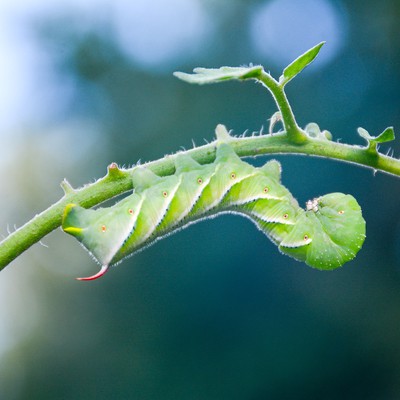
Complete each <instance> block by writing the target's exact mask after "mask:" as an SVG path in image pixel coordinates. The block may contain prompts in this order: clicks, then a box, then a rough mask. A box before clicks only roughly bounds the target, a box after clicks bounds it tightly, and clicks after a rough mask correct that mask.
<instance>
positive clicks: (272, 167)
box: [62, 142, 365, 280]
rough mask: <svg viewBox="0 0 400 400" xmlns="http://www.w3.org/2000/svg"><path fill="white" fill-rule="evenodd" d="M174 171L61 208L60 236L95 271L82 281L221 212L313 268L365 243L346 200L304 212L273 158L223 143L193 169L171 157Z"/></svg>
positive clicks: (311, 205) (322, 201) (142, 174)
mask: <svg viewBox="0 0 400 400" xmlns="http://www.w3.org/2000/svg"><path fill="white" fill-rule="evenodd" d="M175 167H176V171H175V174H174V175H170V176H166V177H159V176H157V175H155V174H154V173H153V172H151V171H150V170H149V169H147V168H145V167H137V168H136V169H135V170H134V172H133V173H132V180H133V185H134V188H135V189H134V192H133V193H132V194H131V195H130V196H128V197H126V198H124V199H123V200H121V201H119V202H118V203H116V204H115V205H113V206H112V207H106V208H99V209H97V210H86V209H83V208H81V207H79V206H77V205H74V204H69V205H68V206H67V207H66V209H65V212H64V216H63V224H62V226H63V229H64V231H65V232H67V233H69V234H71V235H73V236H75V237H76V238H77V239H78V240H79V241H80V242H81V243H82V245H83V246H84V247H85V248H86V249H87V250H88V251H89V252H90V253H91V254H92V255H93V257H94V258H95V259H96V260H97V261H98V262H99V263H100V264H101V266H102V268H101V271H100V272H99V273H97V274H95V275H93V276H92V277H88V278H81V279H83V280H89V279H95V278H98V277H99V276H101V275H103V274H104V273H105V272H106V271H107V269H108V267H109V266H110V265H114V264H116V263H118V262H120V261H121V260H123V259H124V258H125V257H127V256H129V255H131V254H133V253H135V252H136V251H138V250H140V249H142V248H144V247H147V246H149V245H150V244H151V243H153V242H155V241H157V240H159V239H160V238H162V237H164V236H166V235H168V234H170V233H173V232H176V231H177V230H179V229H181V228H184V227H186V226H189V225H190V224H192V223H194V222H197V221H199V220H202V219H205V218H208V217H213V216H216V215H218V214H220V213H227V212H233V213H237V214H241V215H243V216H245V217H247V218H250V219H251V220H252V221H253V222H254V223H255V224H256V225H257V227H258V228H259V229H260V230H261V231H262V232H263V233H264V234H265V235H267V236H268V237H269V238H270V239H271V241H272V242H273V243H275V244H276V245H277V246H278V248H279V250H280V251H281V252H282V253H284V254H287V255H289V256H291V257H293V258H295V259H297V260H299V261H304V262H305V263H307V264H308V265H310V266H311V267H314V268H318V269H323V270H329V269H334V268H337V267H339V266H341V265H343V264H344V263H345V262H347V261H349V260H351V259H352V258H354V257H355V255H356V254H357V252H358V251H359V249H360V248H361V246H362V244H363V242H364V239H365V221H364V219H363V217H362V214H361V209H360V206H359V205H358V203H357V201H356V200H355V199H354V198H353V197H352V196H350V195H345V194H342V193H332V194H328V195H325V196H322V197H319V198H317V199H314V200H311V201H309V202H307V207H306V209H303V208H301V207H299V205H298V203H297V201H296V199H294V197H293V196H292V195H291V193H290V192H289V191H288V189H286V188H285V187H284V186H283V185H282V184H281V181H280V176H281V167H280V164H279V162H278V161H275V160H272V161H269V162H267V163H266V164H265V165H264V166H262V167H259V168H256V167H253V166H251V165H250V164H248V163H246V162H244V161H242V160H241V159H240V158H239V157H238V156H237V155H236V153H235V152H234V150H233V149H232V148H231V146H229V144H228V143H224V142H222V143H219V144H218V146H217V153H216V159H215V161H214V163H212V164H206V165H200V164H198V163H197V162H196V161H194V160H193V159H192V158H190V157H189V156H188V155H185V154H177V155H176V156H175Z"/></svg>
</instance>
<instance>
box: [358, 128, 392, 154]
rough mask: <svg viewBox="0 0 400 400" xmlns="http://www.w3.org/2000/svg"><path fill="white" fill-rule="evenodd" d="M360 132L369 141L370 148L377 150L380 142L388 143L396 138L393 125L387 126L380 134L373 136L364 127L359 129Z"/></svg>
mask: <svg viewBox="0 0 400 400" xmlns="http://www.w3.org/2000/svg"><path fill="white" fill-rule="evenodd" d="M357 132H358V134H359V135H360V136H361V137H362V138H363V139H365V140H366V141H367V143H368V150H372V151H374V152H375V151H376V146H377V144H378V143H386V142H391V141H392V140H394V139H395V136H394V130H393V127H392V126H389V127H388V128H386V129H385V130H384V131H383V132H382V133H380V134H379V135H378V136H371V135H370V134H369V133H368V131H367V130H366V129H364V128H361V127H360V128H358V129H357Z"/></svg>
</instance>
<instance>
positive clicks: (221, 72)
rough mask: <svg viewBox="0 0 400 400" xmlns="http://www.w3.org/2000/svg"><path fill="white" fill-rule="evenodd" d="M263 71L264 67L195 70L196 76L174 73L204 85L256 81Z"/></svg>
mask: <svg viewBox="0 0 400 400" xmlns="http://www.w3.org/2000/svg"><path fill="white" fill-rule="evenodd" d="M262 71H263V67H262V66H260V65H257V66H255V67H221V68H195V69H194V70H193V72H194V74H186V73H184V72H174V75H175V76H176V77H177V78H179V79H182V80H183V81H185V82H189V83H196V84H198V85H203V84H206V83H215V82H221V81H227V80H231V79H242V80H243V79H256V78H257V77H258V76H259V75H260V73H261V72H262Z"/></svg>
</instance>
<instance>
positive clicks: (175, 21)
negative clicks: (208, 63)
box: [114, 0, 208, 67]
mask: <svg viewBox="0 0 400 400" xmlns="http://www.w3.org/2000/svg"><path fill="white" fill-rule="evenodd" d="M114 11H115V29H116V36H117V41H118V43H119V45H120V46H121V48H122V50H123V51H124V52H125V53H126V54H127V55H128V56H130V57H131V58H132V59H134V60H135V61H136V62H137V63H138V64H141V65H143V66H145V67H157V66H162V67H165V64H168V63H170V62H171V61H174V60H176V59H182V58H184V57H185V56H187V55H188V54H193V53H194V52H195V51H197V50H198V49H199V47H200V46H201V43H202V42H203V41H204V39H205V37H206V36H207V35H206V33H207V31H208V29H207V22H208V21H207V19H206V14H205V11H204V10H203V8H202V7H201V5H200V3H199V2H198V1H197V0H170V1H168V2H164V1H162V0H155V1H152V2H151V6H150V5H149V2H148V1H146V0H137V1H135V2H133V3H131V2H127V1H124V2H118V3H116V4H115V5H114Z"/></svg>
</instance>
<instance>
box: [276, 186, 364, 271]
mask: <svg viewBox="0 0 400 400" xmlns="http://www.w3.org/2000/svg"><path fill="white" fill-rule="evenodd" d="M364 240H365V221H364V219H363V217H362V214H361V208H360V206H359V205H358V203H357V201H356V200H355V199H354V197H353V196H350V195H345V194H343V193H331V194H328V195H325V196H322V197H320V198H318V199H314V200H312V201H311V202H308V203H307V210H306V211H305V212H304V214H302V215H301V216H300V217H299V218H298V220H297V221H296V224H295V226H294V227H293V229H292V230H291V231H290V233H288V235H287V236H286V237H285V239H284V240H282V242H281V243H280V244H279V249H280V250H281V251H282V252H283V253H285V254H287V255H289V256H292V257H294V258H296V259H297V260H299V261H304V262H306V263H307V264H308V265H310V266H311V267H314V268H317V269H321V270H331V269H335V268H337V267H340V266H341V265H343V264H344V263H346V262H347V261H350V260H352V259H353V258H354V257H355V256H356V254H357V253H358V251H359V250H360V248H361V246H362V244H363V243H364Z"/></svg>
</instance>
